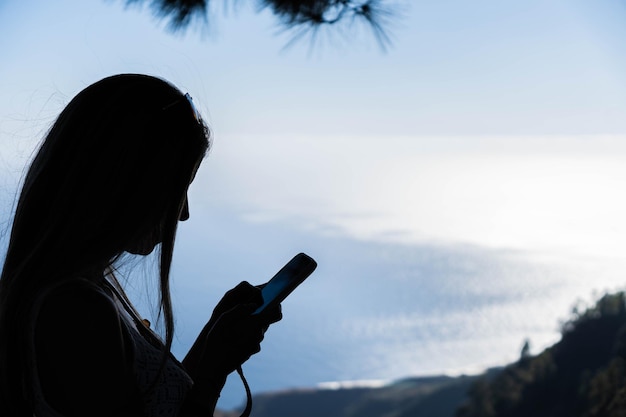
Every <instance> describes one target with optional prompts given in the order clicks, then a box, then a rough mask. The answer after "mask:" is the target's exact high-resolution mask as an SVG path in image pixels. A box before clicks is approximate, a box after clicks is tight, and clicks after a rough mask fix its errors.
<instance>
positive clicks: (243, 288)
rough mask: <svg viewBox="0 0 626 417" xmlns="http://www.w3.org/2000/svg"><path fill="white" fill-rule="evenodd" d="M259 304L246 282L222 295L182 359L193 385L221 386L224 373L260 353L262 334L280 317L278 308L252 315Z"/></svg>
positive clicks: (258, 297) (257, 294)
mask: <svg viewBox="0 0 626 417" xmlns="http://www.w3.org/2000/svg"><path fill="white" fill-rule="evenodd" d="M262 303H263V297H262V295H261V290H260V288H258V287H254V286H252V285H250V284H249V283H247V282H242V283H240V284H239V285H237V286H236V287H235V288H233V289H232V290H230V291H228V292H227V293H226V294H225V295H224V297H223V298H222V300H221V301H220V302H219V303H218V304H217V306H216V307H215V309H214V310H213V315H212V316H211V319H210V320H209V322H208V323H207V325H206V326H205V327H204V328H203V329H202V332H200V335H199V336H198V338H197V339H196V342H195V343H194V345H193V346H192V348H191V350H190V351H189V353H188V354H187V356H186V357H185V359H184V360H183V365H184V366H185V368H186V369H187V372H188V373H189V375H190V376H191V377H192V379H193V380H194V381H195V382H196V383H200V384H202V381H206V383H207V384H208V385H215V384H216V383H219V381H222V382H221V383H222V384H223V381H224V380H225V379H226V376H227V375H228V374H230V373H231V372H232V371H234V370H235V369H236V368H237V367H238V366H240V365H241V364H243V363H244V362H245V361H246V360H248V358H250V356H252V355H253V354H255V353H257V352H259V351H260V350H261V346H260V343H261V341H262V340H263V337H264V334H265V331H266V330H267V328H268V327H269V325H270V324H272V323H275V322H277V321H279V320H280V319H281V318H282V314H281V310H280V306H278V307H276V308H274V309H270V310H269V311H266V312H264V313H263V314H255V315H253V314H252V313H253V312H254V311H255V310H256V309H257V308H258V307H259V306H260V305H261V304H262ZM220 389H221V387H220Z"/></svg>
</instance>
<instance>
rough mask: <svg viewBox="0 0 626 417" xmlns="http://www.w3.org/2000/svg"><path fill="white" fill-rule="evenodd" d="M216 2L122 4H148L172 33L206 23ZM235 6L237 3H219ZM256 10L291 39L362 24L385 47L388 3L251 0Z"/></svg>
mask: <svg viewBox="0 0 626 417" xmlns="http://www.w3.org/2000/svg"><path fill="white" fill-rule="evenodd" d="M215 1H216V0H126V2H127V4H143V3H146V2H148V3H150V6H151V7H152V9H153V10H154V12H155V14H156V15H157V16H158V17H160V18H164V19H166V20H167V21H168V22H169V28H170V29H172V30H174V31H181V30H185V29H186V28H188V27H189V26H190V24H191V23H192V22H193V21H200V22H202V23H203V24H206V23H207V22H208V20H207V15H208V13H209V6H210V5H212V4H214V3H215ZM223 1H224V2H225V3H238V2H239V1H240V0H229V1H227V0H223ZM255 1H256V4H257V5H258V10H259V11H261V10H264V9H269V10H270V11H271V12H272V13H273V14H274V15H275V16H276V17H277V18H278V20H279V22H280V24H281V25H282V26H283V27H284V28H285V29H286V30H288V31H292V32H293V39H294V40H296V39H299V38H301V37H303V36H307V35H310V36H311V37H312V39H314V38H315V36H316V34H317V33H318V31H319V30H320V29H321V28H324V27H330V26H332V27H339V26H342V25H344V24H347V25H350V26H351V25H354V24H358V23H360V24H365V25H366V26H367V27H369V28H370V29H371V31H372V33H373V35H374V36H375V38H376V40H377V41H378V43H379V45H380V46H381V47H383V48H385V47H386V46H388V45H389V42H390V39H389V35H388V30H387V29H388V25H389V22H390V20H392V18H393V17H394V15H395V14H396V13H395V9H394V8H393V6H391V3H392V0H255Z"/></svg>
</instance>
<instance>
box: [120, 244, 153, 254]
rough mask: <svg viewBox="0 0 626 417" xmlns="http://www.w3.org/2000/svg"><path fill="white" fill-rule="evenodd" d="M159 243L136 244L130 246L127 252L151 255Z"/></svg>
mask: <svg viewBox="0 0 626 417" xmlns="http://www.w3.org/2000/svg"><path fill="white" fill-rule="evenodd" d="M156 246H157V245H153V244H151V245H136V246H132V247H129V248H126V252H128V253H130V254H131V255H141V256H146V255H150V254H151V253H152V252H153V251H154V248H156Z"/></svg>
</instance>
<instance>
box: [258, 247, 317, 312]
mask: <svg viewBox="0 0 626 417" xmlns="http://www.w3.org/2000/svg"><path fill="white" fill-rule="evenodd" d="M315 268H317V262H315V261H314V260H313V258H311V257H310V256H308V255H306V254H304V253H299V254H297V255H296V256H294V257H293V259H291V261H289V262H287V264H286V265H285V266H283V267H282V268H281V270H280V271H278V273H276V275H274V277H273V278H272V279H270V280H269V281H268V282H267V284H265V286H264V287H263V288H262V289H261V294H262V295H263V305H261V307H259V308H258V309H256V310H255V311H254V313H252V314H261V313H262V312H263V311H265V309H266V308H269V307H272V306H275V305H277V304H280V303H281V302H282V301H283V300H284V299H285V298H287V296H288V295H289V294H291V292H292V291H293V290H295V289H296V287H297V286H298V285H300V284H301V283H302V281H304V280H305V279H307V277H308V276H309V275H311V274H312V273H313V271H315Z"/></svg>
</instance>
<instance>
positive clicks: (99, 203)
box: [0, 74, 210, 417]
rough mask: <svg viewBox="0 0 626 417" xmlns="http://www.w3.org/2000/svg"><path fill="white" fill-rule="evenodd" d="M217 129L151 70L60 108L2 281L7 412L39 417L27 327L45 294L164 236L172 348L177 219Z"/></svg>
mask: <svg viewBox="0 0 626 417" xmlns="http://www.w3.org/2000/svg"><path fill="white" fill-rule="evenodd" d="M209 136H210V135H209V131H208V128H207V127H206V125H205V124H204V122H202V120H201V119H200V118H199V117H198V115H197V114H196V113H195V109H194V108H193V106H192V105H191V103H190V102H189V101H188V100H187V99H186V96H184V95H183V94H182V93H181V92H180V91H179V90H178V89H176V88H175V87H173V86H172V85H170V84H169V83H167V82H166V81H163V80H161V79H158V78H155V77H150V76H145V75H135V74H123V75H117V76H112V77H108V78H105V79H103V80H101V81H99V82H97V83H95V84H93V85H91V86H89V87H87V88H86V89H84V90H83V91H82V92H80V93H79V94H78V95H77V96H76V97H75V98H74V99H73V100H72V101H71V102H70V103H69V104H68V105H67V107H66V108H65V109H64V110H63V112H62V113H61V114H60V115H59V117H58V119H57V120H56V122H55V123H54V125H53V126H52V128H51V129H50V131H49V132H48V134H47V136H46V138H45V140H44V141H43V143H42V145H41V147H40V148H39V150H38V152H37V154H36V156H35V158H34V160H33V161H32V163H31V166H30V168H29V170H28V172H27V174H26V176H25V179H24V182H23V185H22V190H21V194H20V197H19V200H18V203H17V207H16V210H15V215H14V219H13V226H12V229H11V235H10V236H11V237H10V241H9V245H8V249H7V254H6V258H5V263H4V267H3V270H2V275H1V277H0V415H1V416H3V417H4V416H7V417H13V416H22V415H29V416H32V409H31V408H30V406H29V405H28V404H27V401H26V400H25V398H24V396H25V393H24V389H23V386H24V384H25V383H27V382H25V381H27V380H28V378H29V376H28V374H29V373H30V372H32V369H28V363H29V359H28V358H27V357H25V356H26V354H25V352H27V351H29V349H27V344H28V343H29V342H28V335H26V334H25V333H26V332H27V329H30V328H32V325H33V323H31V322H30V321H32V320H31V311H30V310H31V308H32V305H33V303H34V302H35V300H36V299H37V297H38V296H40V295H41V293H42V292H43V291H45V290H46V289H47V288H50V287H52V286H54V285H56V284H58V283H61V282H64V281H67V280H72V279H76V278H86V279H93V280H95V279H97V278H96V277H98V274H99V277H100V279H101V278H102V272H103V271H106V270H108V269H109V268H111V267H113V264H114V262H115V261H116V260H117V259H118V258H119V257H120V256H121V255H122V253H123V252H124V251H125V250H126V249H128V248H129V247H132V245H133V244H136V243H137V242H141V240H142V239H145V238H146V237H147V236H150V234H154V233H155V232H156V233H159V235H160V238H161V245H160V246H161V247H160V309H161V312H162V314H163V318H164V324H165V345H166V349H167V350H169V348H170V347H171V343H172V337H173V327H174V321H173V315H172V306H171V299H170V292H169V272H170V265H171V261H172V253H173V248H174V239H175V235H176V227H177V224H178V220H179V216H180V212H181V209H182V207H183V205H184V203H185V201H186V200H185V198H186V192H187V188H188V186H189V183H190V181H191V179H192V177H193V175H194V173H195V170H196V169H197V166H198V164H199V163H200V161H201V159H202V158H203V157H204V155H205V154H206V152H207V150H208V148H209ZM78 330H79V329H77V331H78Z"/></svg>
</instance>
